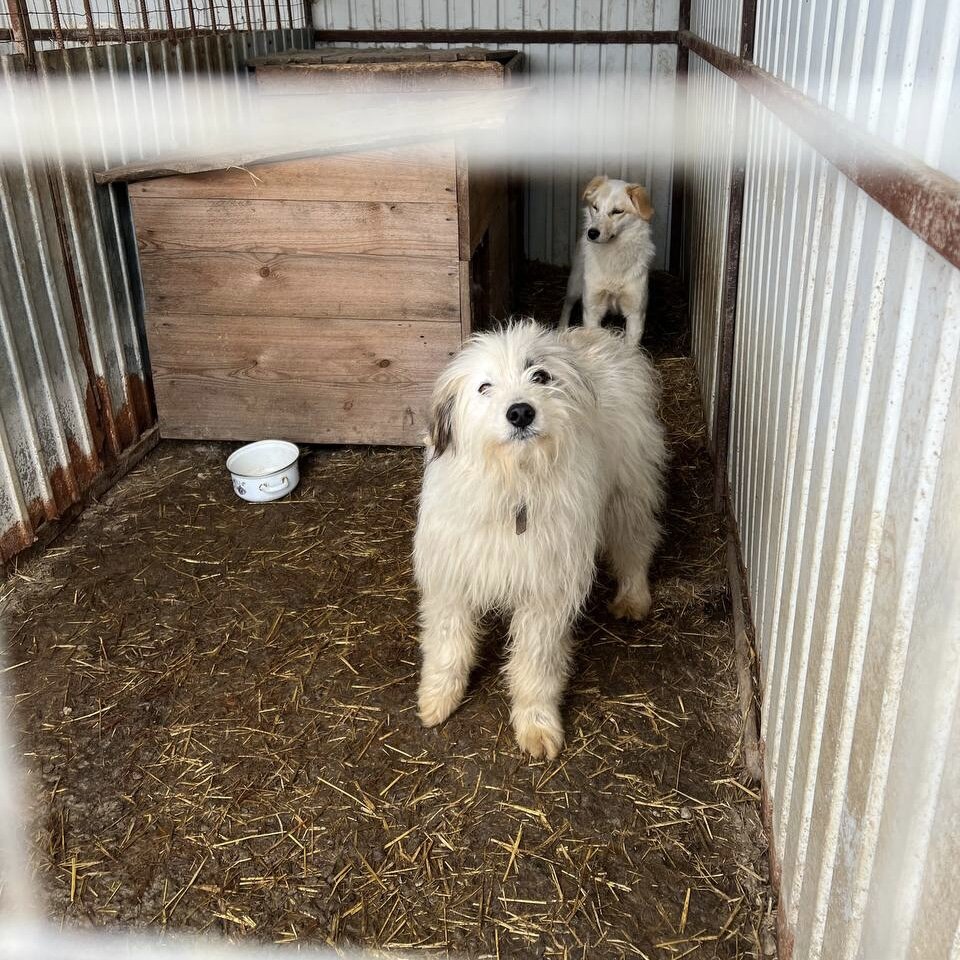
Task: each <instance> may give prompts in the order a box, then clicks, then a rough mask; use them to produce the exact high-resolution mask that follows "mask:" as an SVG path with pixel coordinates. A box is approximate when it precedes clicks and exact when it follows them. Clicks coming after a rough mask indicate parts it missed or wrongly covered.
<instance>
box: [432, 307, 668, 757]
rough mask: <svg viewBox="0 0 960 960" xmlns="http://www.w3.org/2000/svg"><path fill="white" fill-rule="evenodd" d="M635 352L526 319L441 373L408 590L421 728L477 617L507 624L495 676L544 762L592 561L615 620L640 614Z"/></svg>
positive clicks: (650, 415)
mask: <svg viewBox="0 0 960 960" xmlns="http://www.w3.org/2000/svg"><path fill="white" fill-rule="evenodd" d="M657 397H658V381H657V377H656V373H655V371H654V369H653V365H652V364H651V362H650V361H649V360H648V359H647V358H646V356H645V355H643V354H641V353H639V352H638V351H635V350H633V349H632V348H631V347H629V346H628V345H627V344H626V343H625V342H624V339H623V337H621V336H620V335H618V334H615V333H611V332H608V331H606V330H581V329H576V330H569V331H566V332H560V333H558V332H557V331H554V330H548V329H546V328H544V327H541V326H539V325H537V324H536V323H534V322H533V321H529V320H527V321H521V322H515V323H513V324H511V325H510V326H508V327H506V328H505V329H503V330H502V331H500V332H494V333H483V334H480V335H478V336H475V337H474V338H473V339H472V340H470V341H468V342H467V344H466V345H465V346H464V347H463V349H462V350H461V352H460V353H459V354H458V355H457V356H456V357H455V358H454V359H453V361H452V362H451V363H450V365H449V366H448V367H447V369H446V370H444V372H443V373H442V374H441V375H440V378H439V380H438V381H437V384H436V387H435V389H434V394H433V407H432V424H431V433H430V437H429V440H428V448H427V454H426V468H425V472H424V478H423V491H422V495H421V499H420V512H419V518H418V522H417V531H416V537H415V542H414V567H415V571H416V577H417V582H418V583H419V586H420V590H421V609H420V615H421V622H422V634H421V637H420V644H421V648H422V652H423V669H422V674H421V679H420V690H419V707H420V718H421V720H422V721H423V723H424V724H425V725H426V726H428V727H429V726H434V725H435V724H438V723H442V722H443V721H444V720H446V719H447V717H448V716H450V714H451V713H452V712H453V711H454V710H455V709H456V708H457V707H458V706H459V704H460V701H461V699H462V698H463V695H464V692H465V691H466V688H467V681H468V678H469V673H470V669H471V667H472V666H473V663H474V659H475V655H476V648H477V634H478V621H479V618H480V617H481V616H482V615H483V614H484V613H485V612H486V611H489V610H498V611H501V612H503V613H505V614H508V615H510V617H511V621H510V650H509V659H508V662H507V665H506V667H505V673H506V677H507V681H508V684H509V688H510V696H511V700H512V709H511V718H512V721H513V726H514V730H515V731H516V735H517V741H518V743H519V744H520V746H521V747H522V748H523V749H524V750H526V751H527V752H529V753H531V754H533V756H535V757H541V756H544V755H546V756H548V757H554V756H556V755H557V753H558V752H559V751H560V748H561V747H562V746H563V725H562V723H561V719H560V702H561V699H562V697H563V692H564V688H565V686H566V682H567V673H568V670H569V666H570V659H571V637H570V628H571V624H572V622H573V620H574V618H575V617H576V616H577V613H578V611H579V610H580V609H581V607H582V606H583V603H584V601H585V600H586V598H587V594H588V593H589V591H590V587H591V584H592V583H593V579H594V570H595V563H596V558H597V555H598V553H599V552H600V551H601V550H603V551H604V552H605V553H606V555H607V558H608V560H609V563H610V567H611V569H612V572H613V573H614V574H615V576H616V578H617V582H618V590H617V594H616V597H615V599H614V600H613V602H612V604H611V609H612V611H613V612H614V613H615V614H616V615H617V616H621V617H630V618H633V619H641V618H643V617H645V616H646V615H647V613H648V612H649V610H650V604H651V598H650V587H649V584H648V581H647V573H648V568H649V566H650V559H651V556H652V555H653V552H654V549H655V548H656V545H657V542H658V540H659V538H660V525H659V523H658V520H657V513H658V511H659V509H660V507H661V505H662V502H663V496H664V493H663V471H664V464H665V461H666V447H665V443H664V432H663V427H662V424H661V423H660V420H659V419H658V416H657Z"/></svg>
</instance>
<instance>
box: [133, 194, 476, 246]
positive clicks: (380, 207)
mask: <svg viewBox="0 0 960 960" xmlns="http://www.w3.org/2000/svg"><path fill="white" fill-rule="evenodd" d="M132 206H133V218H134V223H135V224H136V230H137V246H138V248H139V250H140V252H141V253H157V252H163V251H169V252H176V251H187V250H210V249H215V250H220V251H239V252H254V253H361V254H374V255H377V256H422V257H444V256H446V257H456V256H457V249H458V244H457V205H456V203H454V202H452V201H448V202H446V203H381V202H373V203H360V202H348V203H332V202H328V201H302V200H204V199H194V200H182V199H174V198H170V197H134V198H132Z"/></svg>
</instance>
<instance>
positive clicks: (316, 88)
mask: <svg viewBox="0 0 960 960" xmlns="http://www.w3.org/2000/svg"><path fill="white" fill-rule="evenodd" d="M503 77H504V68H503V64H501V63H495V62H493V61H482V60H461V61H454V62H448V63H425V62H413V63H409V62H402V61H401V62H397V63H324V64H291V65H288V66H271V65H269V64H265V65H263V66H259V67H257V70H256V80H257V87H258V89H259V91H260V93H261V94H266V95H271V94H281V95H284V96H290V95H297V94H305V95H311V94H317V93H378V92H380V93H384V92H394V91H401V92H404V93H439V92H449V91H454V90H460V91H470V90H476V89H477V88H479V87H482V88H487V89H489V88H497V87H502V86H503Z"/></svg>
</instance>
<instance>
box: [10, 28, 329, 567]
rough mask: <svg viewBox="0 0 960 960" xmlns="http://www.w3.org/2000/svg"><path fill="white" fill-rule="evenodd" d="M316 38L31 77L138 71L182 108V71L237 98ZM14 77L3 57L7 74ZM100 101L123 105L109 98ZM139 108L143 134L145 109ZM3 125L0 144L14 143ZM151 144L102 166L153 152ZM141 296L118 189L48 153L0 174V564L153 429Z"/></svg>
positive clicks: (53, 57) (61, 57) (193, 43)
mask: <svg viewBox="0 0 960 960" xmlns="http://www.w3.org/2000/svg"><path fill="white" fill-rule="evenodd" d="M310 39H311V38H310V35H309V33H308V32H306V31H302V30H300V31H292V30H284V31H268V32H263V31H260V32H257V33H254V32H250V33H238V34H220V35H217V36H209V35H208V36H201V37H194V38H188V39H182V40H180V41H178V42H177V43H176V44H173V43H170V42H169V41H166V40H164V41H153V42H151V43H136V44H127V45H113V46H99V47H82V48H74V49H70V50H63V51H48V52H45V53H42V54H40V55H39V57H38V74H39V77H40V79H41V82H43V80H44V79H45V78H47V77H64V76H65V77H68V78H72V79H75V80H78V81H79V80H83V79H85V78H87V77H89V76H90V75H91V74H98V75H106V76H109V77H111V78H112V79H114V80H116V81H118V82H122V81H123V80H124V79H128V78H129V77H131V76H134V75H137V76H144V75H146V76H147V77H149V79H150V84H151V87H152V89H153V90H154V91H155V96H156V97H160V98H163V99H166V98H167V97H170V98H172V99H173V101H174V102H176V98H177V96H178V95H180V96H182V77H183V76H184V74H185V73H196V72H201V73H226V74H234V75H235V76H236V77H237V84H238V86H237V91H238V94H240V92H241V91H242V90H243V85H244V84H246V83H247V82H248V80H247V77H246V74H245V72H244V71H243V64H244V63H245V61H246V59H247V57H248V56H250V55H253V54H254V53H263V52H270V51H273V50H277V49H285V48H286V47H287V46H289V45H291V44H293V45H304V44H308V43H309V42H310ZM22 69H23V67H22V63H21V60H20V58H19V57H15V56H13V57H0V71H2V76H9V75H12V73H13V72H15V71H22ZM178 91H179V93H178ZM101 106H102V109H103V111H104V113H105V114H109V113H110V112H111V111H114V110H116V109H119V107H118V106H117V104H116V103H115V102H114V101H113V99H112V98H110V97H109V96H108V95H106V94H105V95H104V97H103V99H102V103H101ZM143 112H144V117H145V119H147V120H148V123H147V124H145V127H144V129H145V130H147V131H148V130H149V129H150V127H151V126H152V125H153V123H152V122H151V121H150V117H151V112H150V104H148V103H144V104H143ZM11 120H12V123H11V127H12V129H10V130H5V131H4V135H5V136H11V135H12V136H16V129H17V117H16V115H14V116H13V117H12V118H11ZM149 140H150V138H149V135H148V134H145V138H144V142H143V143H142V144H141V145H140V150H139V151H138V153H137V157H134V156H128V157H108V156H106V155H104V157H103V164H104V165H108V164H110V163H116V162H120V161H123V160H132V159H136V158H139V157H146V156H148V155H149V152H150V149H151V143H150V142H149ZM71 274H72V275H73V276H74V277H75V279H76V283H75V284H71V282H70V276H71ZM141 300H142V295H141V292H140V284H139V277H138V275H137V266H136V258H135V255H134V241H133V229H132V223H131V220H130V215H129V211H128V209H127V206H126V201H125V195H124V193H123V192H122V191H121V190H118V189H108V188H102V187H97V186H95V185H94V182H93V178H92V166H91V165H90V164H86V165H83V166H75V165H70V164H67V163H64V162H63V161H62V159H61V158H60V157H59V155H58V154H57V153H56V152H54V153H53V155H51V156H50V157H49V158H48V161H47V162H46V163H36V162H27V161H26V160H24V162H22V163H21V164H19V165H18V166H7V167H3V168H0V558H3V559H8V558H9V557H10V556H13V555H14V554H15V553H16V552H17V551H18V550H20V549H22V548H23V547H25V546H27V545H29V544H30V543H32V542H33V539H34V537H35V535H36V531H37V529H38V527H39V526H40V525H41V524H42V523H43V522H45V521H48V520H53V519H55V518H57V517H59V516H62V515H63V513H64V512H65V511H66V510H67V509H68V508H69V507H70V506H71V505H72V504H74V503H76V502H77V501H78V500H80V498H81V497H82V496H83V494H84V493H85V492H86V491H87V490H88V489H89V488H90V487H91V486H92V485H94V484H95V483H96V481H97V479H98V477H100V476H101V475H103V474H104V472H105V471H107V470H108V469H109V468H110V466H111V464H113V463H115V462H116V461H117V460H118V459H119V458H120V457H121V455H122V454H123V453H124V452H125V451H126V450H128V449H130V448H131V446H133V445H134V444H135V443H136V442H137V441H138V440H139V438H140V437H141V436H142V435H143V433H144V431H145V430H147V429H148V428H149V427H150V426H151V425H152V424H153V422H154V419H155V417H154V411H153V404H152V399H151V396H150V387H149V370H148V362H147V356H146V345H145V341H144V335H143V318H142V304H141Z"/></svg>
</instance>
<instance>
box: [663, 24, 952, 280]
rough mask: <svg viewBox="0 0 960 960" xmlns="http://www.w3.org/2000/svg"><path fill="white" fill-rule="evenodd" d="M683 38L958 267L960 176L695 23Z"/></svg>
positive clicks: (686, 45)
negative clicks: (720, 42)
mask: <svg viewBox="0 0 960 960" xmlns="http://www.w3.org/2000/svg"><path fill="white" fill-rule="evenodd" d="M680 43H681V44H682V45H684V46H685V47H687V48H688V49H689V50H691V51H692V52H694V53H696V54H697V55H698V56H699V57H702V58H703V59H704V60H706V61H707V62H708V63H710V64H711V65H712V66H714V67H716V68H717V69H718V70H721V71H723V73H725V74H727V76H729V77H731V78H732V79H734V80H736V81H737V83H738V84H740V85H741V86H742V87H743V88H744V89H746V90H747V91H748V92H749V93H750V94H752V95H753V96H754V97H756V98H757V99H758V100H759V101H760V102H761V103H763V105H764V106H765V107H767V108H768V109H769V110H771V111H772V112H773V113H774V114H775V115H776V116H777V117H779V118H780V119H781V120H782V121H784V122H785V123H786V124H787V125H788V126H790V127H791V128H792V129H793V130H795V131H796V132H797V133H798V134H799V135H800V136H801V137H802V138H803V139H804V140H805V141H806V142H807V143H808V144H810V146H812V147H813V148H814V150H816V151H817V153H819V154H820V155H821V156H822V157H824V158H825V159H827V160H829V161H830V163H831V164H833V166H835V167H836V168H837V169H838V170H839V171H840V172H841V173H843V174H844V176H846V177H847V178H848V179H849V180H851V181H852V182H853V183H855V184H856V185H857V186H858V187H859V188H860V189H861V190H863V191H864V193H866V194H867V196H869V197H871V198H872V199H873V200H876V201H877V203H879V204H880V205H881V206H882V207H883V208H884V209H885V210H887V211H888V212H890V213H892V214H893V216H895V217H896V218H897V219H898V220H899V221H900V222H901V223H902V224H903V225H904V226H905V227H907V228H908V229H909V230H910V231H912V232H913V233H914V234H916V235H917V236H918V237H919V238H920V239H921V240H923V241H924V243H926V244H927V245H928V246H930V247H932V248H933V249H934V250H936V251H937V253H939V254H940V255H941V256H942V257H944V259H946V260H947V261H948V262H949V263H951V264H952V265H953V266H955V267H960V182H958V181H956V180H954V179H952V178H951V177H948V176H947V175H946V174H944V173H941V172H940V171H939V170H935V169H934V168H933V167H930V166H928V165H927V164H925V163H923V162H922V161H920V160H917V159H916V158H914V157H912V156H910V155H909V154H908V153H906V152H905V151H903V150H901V149H899V148H897V147H894V146H891V145H890V144H888V143H885V142H883V141H882V140H880V139H879V138H878V137H876V136H874V135H872V134H869V133H866V132H864V131H863V130H862V129H861V128H860V127H858V126H856V125H855V124H853V123H852V122H850V121H848V120H845V119H844V118H843V117H841V116H840V114H838V113H836V112H835V111H834V110H831V109H829V108H827V107H823V106H821V105H820V104H818V103H817V102H816V101H814V100H812V99H811V98H810V97H807V96H804V95H803V94H802V93H799V92H798V91H797V90H795V89H793V88H792V87H790V86H788V85H787V84H785V83H784V82H783V81H781V80H778V79H777V78H776V77H774V76H773V75H772V74H770V73H768V72H767V71H766V70H762V69H761V68H760V67H757V66H755V65H754V64H752V63H749V62H748V61H747V60H745V59H744V58H743V57H738V56H734V55H733V54H731V53H728V52H727V51H726V50H722V49H721V48H720V47H718V46H716V45H715V44H712V43H707V42H706V41H705V40H701V39H700V37H696V36H694V35H693V34H691V33H690V32H689V31H681V33H680Z"/></svg>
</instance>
